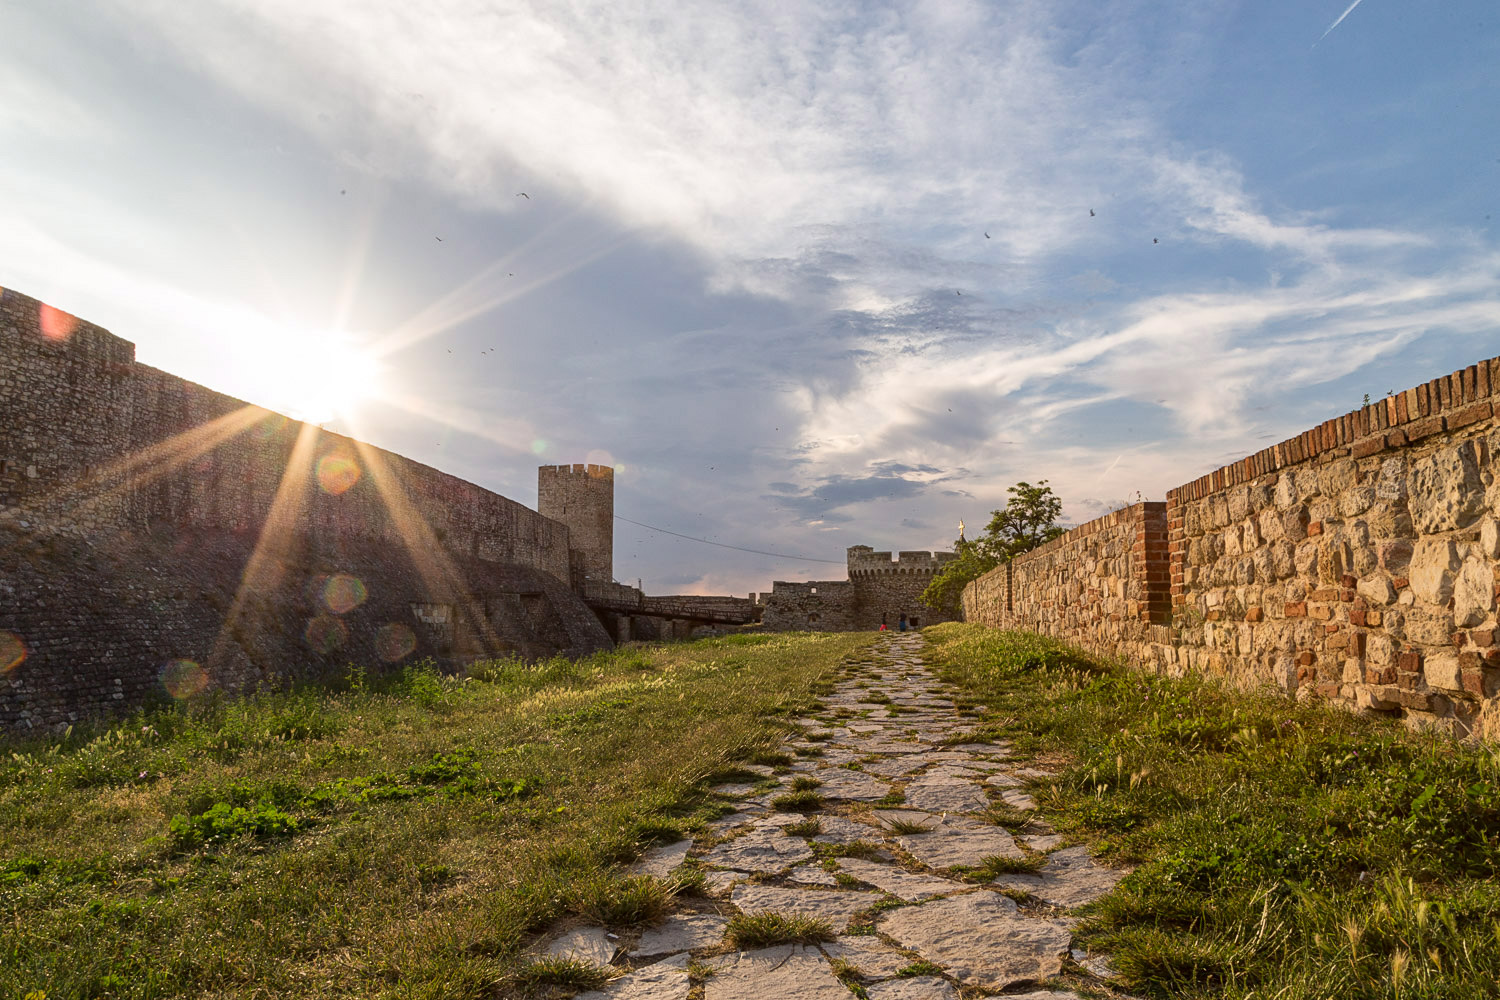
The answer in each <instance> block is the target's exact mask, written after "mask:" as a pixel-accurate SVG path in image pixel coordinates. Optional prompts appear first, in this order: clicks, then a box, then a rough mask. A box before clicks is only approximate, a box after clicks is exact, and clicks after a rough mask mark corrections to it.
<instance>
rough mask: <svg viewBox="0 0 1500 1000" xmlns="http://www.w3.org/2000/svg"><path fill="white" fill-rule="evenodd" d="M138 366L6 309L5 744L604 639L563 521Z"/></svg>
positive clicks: (0, 304) (0, 566) (130, 356)
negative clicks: (330, 679)
mask: <svg viewBox="0 0 1500 1000" xmlns="http://www.w3.org/2000/svg"><path fill="white" fill-rule="evenodd" d="M134 353H135V352H134V346H133V345H132V344H131V343H130V342H128V341H125V340H123V339H121V338H119V337H116V336H114V335H113V334H111V333H109V332H108V331H106V330H103V329H101V328H99V327H97V326H94V325H93V324H90V323H87V322H83V321H80V320H77V319H75V318H73V317H71V316H68V315H66V314H63V313H60V312H57V311H56V310H53V309H51V308H49V307H47V306H45V305H43V304H41V303H39V302H37V301H36V300H34V299H30V298H27V297H25V296H22V295H18V294H16V293H14V292H11V291H9V290H6V291H5V292H4V293H3V296H0V556H3V559H0V671H3V678H0V726H6V725H17V724H41V723H47V724H50V723H59V722H66V721H70V720H72V719H76V718H80V717H83V716H86V715H89V714H94V713H97V712H100V711H107V710H115V709H119V708H121V707H129V706H131V705H135V704H140V703H142V702H144V701H147V700H150V698H152V697H155V696H159V695H165V694H169V693H171V690H172V689H173V688H176V689H178V690H179V691H181V690H186V689H189V688H197V687H202V686H219V687H223V688H226V689H242V688H245V687H248V686H253V685H255V684H257V683H260V682H263V681H272V680H279V679H284V678H285V677H288V676H302V675H306V674H311V673H316V672H319V671H325V670H330V669H339V668H341V667H342V666H343V665H344V664H345V663H348V662H351V661H353V662H360V663H375V664H378V663H381V662H386V663H400V662H408V660H409V658H411V657H417V656H421V655H433V656H437V657H440V658H444V659H455V660H461V659H464V658H471V657H473V656H477V655H484V654H486V653H499V652H511V651H517V652H523V653H526V654H533V653H535V654H541V653H544V652H555V651H578V652H582V651H588V650H591V649H595V648H600V647H602V646H605V645H607V644H608V641H609V640H608V637H607V636H606V635H605V634H604V631H603V629H602V627H601V626H600V625H599V623H598V622H597V620H595V619H594V617H593V616H592V614H591V613H590V612H589V611H588V610H587V608H586V607H584V606H583V604H582V603H581V602H580V601H579V600H578V599H577V597H576V596H575V595H574V594H573V593H572V592H571V590H570V589H569V586H568V580H569V576H570V570H569V563H570V558H569V531H568V528H567V527H566V526H565V525H564V524H561V523H559V522H557V521H554V520H551V519H549V518H547V517H544V516H542V515H541V514H539V513H537V512H536V511H532V510H530V509H528V508H527V507H525V506H524V505H522V504H519V503H516V502H514V501H512V500H508V499H506V498H505V497H502V496H499V495H497V494H495V493H492V492H490V491H488V490H485V489H482V488H481V487H478V486H475V485H474V484H472V483H468V482H465V481H463V480H461V479H458V478H456V477H453V476H450V475H447V474H445V473H442V472H439V471H438V470H436V469H432V468H430V467H428V466H425V465H421V464H420V463H417V462H413V461H411V460H409V459H405V458H402V457H401V456H399V455H395V454H392V453H390V452H387V451H384V450H382V449H378V448H375V447H373V446H370V445H367V444H364V443H362V442H359V441H355V440H353V439H351V438H348V437H344V436H342V435H337V434H332V433H329V432H326V431H323V430H321V429H319V428H317V427H313V426H311V425H308V424H303V423H299V422H296V421H293V420H291V419H289V418H286V417H283V416H281V415H279V414H275V413H271V412H269V411H267V410H264V409H260V408H258V407H254V406H249V405H247V404H245V403H243V402H241V401H239V400H236V399H232V398H230V397H228V396H224V395H222V394H220V393H216V392H213V391H211V390H209V389H206V388H204V387H202V386H199V385H196V384H194V383H191V382H187V381H185V380H183V379H180V378H177V377H175V376H172V375H169V374H167V373H166V372H162V371H159V370H157V369H154V368H151V367H148V366H146V365H142V364H138V363H137V362H135V360H134ZM178 675H181V676H183V677H186V678H188V679H187V680H186V681H182V680H180V679H179V680H178V681H174V682H172V683H167V680H166V679H167V678H169V677H176V676H178Z"/></svg>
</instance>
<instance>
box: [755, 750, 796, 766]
mask: <svg viewBox="0 0 1500 1000" xmlns="http://www.w3.org/2000/svg"><path fill="white" fill-rule="evenodd" d="M749 759H750V763H752V764H759V765H761V766H762V767H791V766H792V763H793V759H792V755H791V754H789V753H786V752H785V751H782V750H757V751H756V752H755V753H753V754H751V755H750V758H749Z"/></svg>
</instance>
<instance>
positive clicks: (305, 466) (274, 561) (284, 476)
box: [208, 423, 321, 671]
mask: <svg viewBox="0 0 1500 1000" xmlns="http://www.w3.org/2000/svg"><path fill="white" fill-rule="evenodd" d="M320 433H321V432H320V431H319V429H318V428H317V427H316V426H315V425H313V424H309V423H304V424H303V425H302V429H301V430H299V431H298V432H297V440H296V442H295V443H294V444H293V445H292V454H291V456H290V457H289V458H288V459H287V463H286V468H285V469H283V470H282V473H281V482H280V484H279V485H278V486H277V487H276V496H275V497H274V498H273V499H272V500H271V506H270V509H269V510H267V511H266V519H265V522H264V523H263V524H262V525H261V529H260V535H259V537H257V538H256V540H255V549H254V550H253V551H252V552H251V553H250V559H249V560H248V561H247V562H246V563H245V569H244V571H243V572H242V573H241V574H240V585H239V587H238V588H237V589H236V590H235V593H234V601H233V603H231V604H230V606H229V611H228V612H227V613H226V614H225V615H224V621H223V624H221V625H220V626H219V634H218V636H217V637H216V638H215V639H214V646H213V652H212V653H211V654H210V655H209V659H208V665H209V670H210V671H214V670H219V669H222V668H223V666H224V659H225V657H226V655H227V654H228V649H229V644H230V641H231V637H232V636H233V634H234V633H235V632H237V631H238V629H237V628H236V626H237V625H238V624H239V621H240V617H241V616H242V615H243V614H244V609H245V600H246V597H247V596H248V595H250V594H252V593H256V594H269V593H271V592H272V591H273V590H274V589H275V588H276V586H277V585H278V584H280V582H281V574H282V571H283V568H284V563H285V560H286V556H287V555H288V552H289V549H290V547H291V544H292V543H293V542H294V540H295V538H296V532H297V516H298V513H299V508H300V507H301V504H300V503H299V499H300V498H301V496H302V495H303V493H304V491H305V490H306V489H307V485H308V473H309V471H310V470H311V469H312V456H313V451H314V447H315V445H316V444H317V440H318V435H319V434H320Z"/></svg>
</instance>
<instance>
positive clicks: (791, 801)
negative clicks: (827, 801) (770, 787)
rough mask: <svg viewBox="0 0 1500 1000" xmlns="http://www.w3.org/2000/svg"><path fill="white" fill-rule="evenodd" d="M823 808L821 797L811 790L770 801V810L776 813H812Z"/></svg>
mask: <svg viewBox="0 0 1500 1000" xmlns="http://www.w3.org/2000/svg"><path fill="white" fill-rule="evenodd" d="M822 807H823V796H821V795H819V794H818V793H817V792H815V791H813V790H812V789H811V788H803V789H800V790H798V791H795V792H787V793H786V794H785V795H778V796H776V797H775V798H774V799H772V800H771V808H772V809H775V810H776V811H777V812H813V811H815V810H817V809H821V808H822Z"/></svg>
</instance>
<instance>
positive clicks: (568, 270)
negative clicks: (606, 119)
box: [371, 210, 629, 358]
mask: <svg viewBox="0 0 1500 1000" xmlns="http://www.w3.org/2000/svg"><path fill="white" fill-rule="evenodd" d="M580 213H581V210H580V211H578V212H574V213H573V214H571V215H569V216H568V217H567V218H566V219H564V220H562V221H561V222H559V223H557V224H556V225H554V226H552V227H550V228H548V229H547V230H546V231H545V232H542V233H539V234H537V235H536V236H534V237H532V238H531V239H530V240H528V241H527V242H526V244H524V245H523V246H521V247H519V248H517V249H515V250H512V251H511V252H509V253H507V254H505V255H504V256H503V257H501V258H499V259H498V260H496V261H495V262H494V263H492V264H490V265H489V266H488V267H485V268H484V269H482V270H481V271H479V272H478V273H477V274H475V275H474V276H473V277H472V278H470V279H469V280H468V281H466V282H464V283H463V284H462V285H459V286H458V287H457V288H454V289H453V290H452V291H451V292H449V293H448V294H446V295H444V296H443V297H442V298H440V299H438V300H437V301H436V302H434V303H432V304H431V305H429V306H427V307H425V308H423V309H422V310H420V311H419V312H417V314H416V315H414V316H412V317H411V318H409V319H407V320H406V321H405V322H403V323H401V324H400V325H398V326H397V327H395V328H394V329H393V330H391V331H390V332H389V333H387V334H386V335H385V336H384V337H383V338H381V340H380V341H379V342H377V343H376V344H375V345H374V346H373V347H372V348H371V354H372V356H374V357H377V358H380V357H384V356H385V355H387V354H392V353H394V352H396V351H400V350H403V349H405V348H408V347H411V346H412V345H414V344H418V343H420V342H422V341H424V340H426V339H428V338H430V337H433V336H436V335H437V334H439V333H443V332H444V331H446V330H451V329H452V328H453V327H455V326H458V325H459V324H460V323H463V322H466V321H468V320H471V319H473V318H475V317H476V316H482V315H484V314H485V313H487V312H490V311H492V310H494V309H498V308H499V307H501V306H503V305H505V304H506V303H508V302H512V301H514V300H516V299H519V298H521V297H522V296H524V295H529V294H530V293H532V292H534V291H536V290H537V289H539V288H543V287H545V286H547V285H550V284H551V283H552V282H554V281H557V280H559V279H561V278H565V277H567V276H568V275H569V274H572V273H573V272H574V271H577V270H578V269H579V268H582V267H584V266H586V265H588V264H591V263H593V262H594V261H596V260H599V259H601V258H603V257H605V256H607V255H609V254H611V253H613V252H614V251H615V250H617V249H618V248H619V247H621V246H623V245H624V244H625V242H626V241H627V240H628V239H629V234H627V233H619V234H616V235H615V236H612V237H608V238H603V239H601V238H599V236H598V234H597V233H580V234H579V235H578V238H577V239H576V240H574V241H570V243H569V245H568V246H562V245H560V244H559V245H555V246H553V247H552V248H551V249H552V250H553V253H551V254H548V253H546V252H544V251H545V250H546V249H547V248H546V247H545V246H544V245H543V244H542V242H541V241H542V240H543V239H545V238H550V237H553V236H555V235H557V231H558V230H559V229H561V228H562V227H563V226H564V225H566V223H567V222H569V221H571V220H572V219H574V218H577V217H579V215H580ZM579 247H583V248H584V249H583V250H582V251H581V252H580V250H579ZM549 257H553V258H556V257H565V259H556V260H549ZM523 266H524V270H523V271H522V272H521V274H520V277H519V279H517V278H516V277H515V276H513V275H512V272H513V271H514V270H515V269H516V268H517V267H523Z"/></svg>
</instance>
